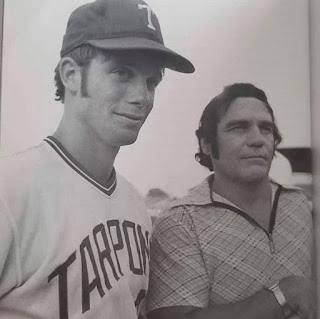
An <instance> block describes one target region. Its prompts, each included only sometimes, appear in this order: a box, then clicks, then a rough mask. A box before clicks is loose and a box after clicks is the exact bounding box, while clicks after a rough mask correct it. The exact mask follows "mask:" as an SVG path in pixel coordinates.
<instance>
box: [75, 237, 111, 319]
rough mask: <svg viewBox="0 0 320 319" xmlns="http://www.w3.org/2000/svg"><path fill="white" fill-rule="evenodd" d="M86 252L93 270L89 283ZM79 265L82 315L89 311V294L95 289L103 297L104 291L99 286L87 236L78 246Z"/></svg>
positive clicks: (99, 282)
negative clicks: (92, 276)
mask: <svg viewBox="0 0 320 319" xmlns="http://www.w3.org/2000/svg"><path fill="white" fill-rule="evenodd" d="M85 251H87V253H88V255H89V259H90V262H91V265H92V268H93V272H94V276H95V278H94V279H93V280H92V281H91V282H90V283H89V273H88V263H87V259H86V253H85ZM80 254H81V265H82V313H85V312H87V311H88V310H89V309H90V293H91V292H92V291H93V290H94V289H95V288H97V289H98V292H99V294H100V297H103V296H104V294H105V293H104V291H103V289H102V285H101V279H100V276H99V273H98V268H97V264H96V261H95V259H94V256H93V252H92V247H91V243H90V240H89V236H87V237H86V238H85V239H84V240H83V241H82V243H81V245H80Z"/></svg>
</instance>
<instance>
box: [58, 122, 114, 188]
mask: <svg viewBox="0 0 320 319" xmlns="http://www.w3.org/2000/svg"><path fill="white" fill-rule="evenodd" d="M53 137H54V138H56V139H57V140H58V141H59V142H60V143H61V144H62V145H63V147H64V148H65V149H66V151H67V152H68V153H69V154H70V155H71V156H72V157H73V158H74V159H75V161H76V162H77V163H78V164H79V165H80V167H82V168H83V169H84V170H85V171H86V172H87V173H88V174H89V175H90V176H91V177H92V178H93V179H94V180H96V181H97V182H98V183H100V184H101V185H103V186H107V185H108V181H109V178H110V176H111V173H112V169H113V165H114V160H115V157H116V155H117V153H118V151H119V147H108V146H106V145H104V144H103V143H102V142H101V141H97V140H95V141H92V139H90V138H89V136H88V135H87V134H85V132H84V133H83V132H81V130H79V128H76V127H73V126H72V125H70V123H68V125H66V123H64V122H63V120H62V121H61V123H60V125H59V127H58V129H57V131H56V132H55V133H54V134H53Z"/></svg>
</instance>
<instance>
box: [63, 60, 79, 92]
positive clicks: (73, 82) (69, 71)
mask: <svg viewBox="0 0 320 319" xmlns="http://www.w3.org/2000/svg"><path fill="white" fill-rule="evenodd" d="M59 72H60V78H61V81H62V83H63V85H64V87H65V88H66V90H68V91H70V92H72V93H73V94H74V95H76V94H77V92H79V91H80V89H81V67H80V66H79V65H78V64H77V63H76V62H75V61H74V60H73V59H72V58H70V57H65V58H62V59H61V61H60V64H59Z"/></svg>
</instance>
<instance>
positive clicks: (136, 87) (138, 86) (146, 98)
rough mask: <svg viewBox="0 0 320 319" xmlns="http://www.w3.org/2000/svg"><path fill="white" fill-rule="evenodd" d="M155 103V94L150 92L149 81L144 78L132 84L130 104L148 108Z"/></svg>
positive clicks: (129, 95) (129, 96) (129, 94)
mask: <svg viewBox="0 0 320 319" xmlns="http://www.w3.org/2000/svg"><path fill="white" fill-rule="evenodd" d="M152 101H153V93H152V92H151V91H150V90H149V88H148V84H147V80H146V79H145V78H143V77H141V78H138V79H135V81H133V83H131V85H130V88H129V92H128V102H129V103H131V104H134V105H136V106H138V107H144V106H148V105H149V104H150V103H152Z"/></svg>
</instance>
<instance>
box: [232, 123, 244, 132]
mask: <svg viewBox="0 0 320 319" xmlns="http://www.w3.org/2000/svg"><path fill="white" fill-rule="evenodd" d="M231 131H233V132H236V133H244V132H246V131H247V128H246V127H245V126H243V125H236V126H233V127H231Z"/></svg>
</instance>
